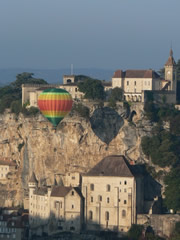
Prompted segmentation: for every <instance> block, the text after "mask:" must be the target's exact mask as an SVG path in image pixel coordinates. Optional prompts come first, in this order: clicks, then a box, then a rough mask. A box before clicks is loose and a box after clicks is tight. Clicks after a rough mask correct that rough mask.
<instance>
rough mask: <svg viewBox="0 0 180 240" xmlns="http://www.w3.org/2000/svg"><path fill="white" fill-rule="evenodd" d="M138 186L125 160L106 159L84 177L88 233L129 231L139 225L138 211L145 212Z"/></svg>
mask: <svg viewBox="0 0 180 240" xmlns="http://www.w3.org/2000/svg"><path fill="white" fill-rule="evenodd" d="M137 184H138V182H137V181H136V178H135V176H134V175H133V173H132V171H131V170H130V166H129V164H128V162H127V160H126V159H125V157H124V156H108V157H105V158H104V159H103V160H102V161H100V162H99V163H98V164H97V165H96V166H95V167H94V168H92V169H91V170H90V171H89V172H88V173H87V174H85V175H83V176H82V193H83V196H84V198H85V210H84V213H85V224H86V227H87V229H88V230H97V229H111V230H116V231H121V232H123V231H124V232H126V231H128V230H129V228H130V227H131V225H132V224H135V223H136V214H137V211H141V209H143V205H142V203H141V197H140V196H139V197H138V198H137V196H136V194H137ZM139 192H141V191H139ZM142 192H143V189H142ZM140 208H141V209H140Z"/></svg>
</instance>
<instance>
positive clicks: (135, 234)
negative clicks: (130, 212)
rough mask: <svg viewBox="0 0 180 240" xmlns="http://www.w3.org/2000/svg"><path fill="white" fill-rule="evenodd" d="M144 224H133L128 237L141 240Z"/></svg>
mask: <svg viewBox="0 0 180 240" xmlns="http://www.w3.org/2000/svg"><path fill="white" fill-rule="evenodd" d="M142 231H143V226H142V225H138V224H132V226H131V228H130V229H129V231H128V237H129V238H130V239H133V240H139V239H140V237H141V236H142Z"/></svg>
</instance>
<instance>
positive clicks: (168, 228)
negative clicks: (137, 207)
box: [137, 214, 180, 238]
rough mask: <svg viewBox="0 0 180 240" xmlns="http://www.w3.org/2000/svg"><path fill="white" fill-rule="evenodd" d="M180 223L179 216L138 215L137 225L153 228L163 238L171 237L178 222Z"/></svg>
mask: <svg viewBox="0 0 180 240" xmlns="http://www.w3.org/2000/svg"><path fill="white" fill-rule="evenodd" d="M179 221H180V215H178V214H163V215H160V214H152V215H148V214H138V215H137V224H141V225H142V224H143V225H145V226H151V227H152V228H153V230H154V231H155V233H156V234H157V235H159V236H162V237H165V238H167V237H170V235H171V233H172V232H173V230H174V228H175V224H176V222H179Z"/></svg>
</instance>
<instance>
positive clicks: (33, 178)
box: [29, 172, 38, 195]
mask: <svg viewBox="0 0 180 240" xmlns="http://www.w3.org/2000/svg"><path fill="white" fill-rule="evenodd" d="M37 186H38V181H37V179H36V176H35V174H34V172H33V173H32V176H31V178H30V179H29V193H30V195H32V194H33V192H34V190H35V189H36V188H37Z"/></svg>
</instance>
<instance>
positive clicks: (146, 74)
mask: <svg viewBox="0 0 180 240" xmlns="http://www.w3.org/2000/svg"><path fill="white" fill-rule="evenodd" d="M122 77H123V78H159V75H158V74H157V73H156V72H155V71H153V70H151V69H148V70H132V69H130V70H126V71H125V72H123V71H122V70H117V71H115V73H114V75H113V78H122Z"/></svg>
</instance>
